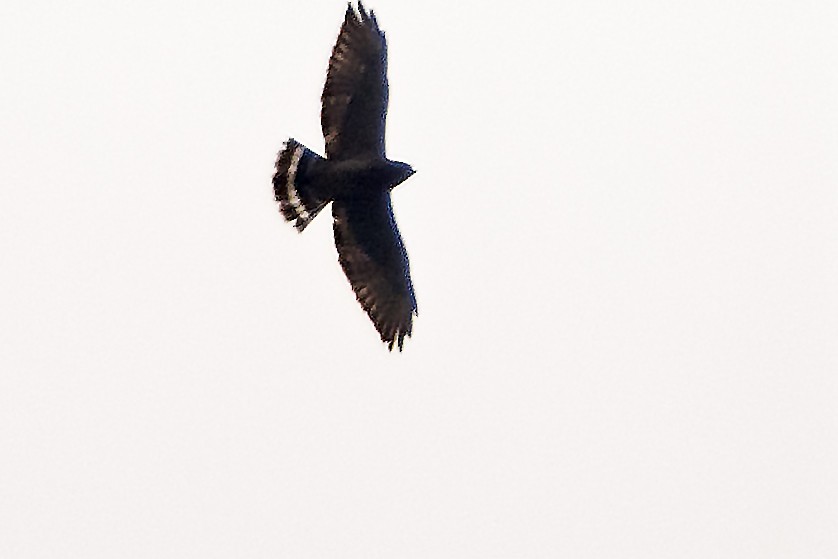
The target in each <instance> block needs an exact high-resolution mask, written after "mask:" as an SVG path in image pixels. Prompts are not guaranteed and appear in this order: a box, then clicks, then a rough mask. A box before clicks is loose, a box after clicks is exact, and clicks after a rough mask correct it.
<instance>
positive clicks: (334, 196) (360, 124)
mask: <svg viewBox="0 0 838 559" xmlns="http://www.w3.org/2000/svg"><path fill="white" fill-rule="evenodd" d="M387 99H388V84H387V44H386V41H385V39H384V34H383V33H382V32H381V30H380V29H379V27H378V23H377V21H376V19H375V16H374V14H373V13H372V12H369V13H367V12H366V11H365V9H364V6H363V4H361V2H358V11H357V12H356V11H355V10H354V9H353V8H352V6H351V4H350V5H349V6H348V7H347V11H346V16H345V19H344V22H343V25H342V26H341V30H340V33H339V34H338V39H337V42H336V43H335V46H334V48H333V50H332V57H331V59H330V61H329V70H328V73H327V76H326V84H325V86H324V88H323V95H322V104H323V106H322V111H321V115H320V117H321V125H322V128H323V136H324V138H325V143H326V157H325V158H323V157H320V156H319V155H317V154H316V153H314V152H313V151H311V150H309V149H308V148H306V147H305V146H304V145H302V144H300V143H299V142H297V141H296V140H293V139H291V140H288V141H287V142H286V144H285V146H284V147H283V149H282V150H281V151H280V152H279V155H278V157H277V161H276V173H275V174H274V177H273V185H274V193H275V195H276V199H277V201H278V202H279V205H280V211H281V212H282V215H283V216H284V217H285V219H286V220H288V221H292V222H294V225H295V227H296V228H297V229H298V230H299V231H300V232H302V231H303V230H304V229H305V228H306V227H307V226H308V224H309V223H311V221H312V220H313V219H314V218H315V217H316V216H317V214H318V213H319V212H320V211H321V210H323V208H325V207H326V205H328V204H329V203H331V204H332V216H333V219H334V224H333V227H334V237H335V246H336V247H337V251H338V260H339V262H340V265H341V267H342V268H343V271H344V273H345V274H346V277H347V278H348V279H349V283H350V285H351V286H352V290H353V291H354V292H355V296H356V297H357V299H358V302H359V303H360V304H361V307H363V309H364V310H365V311H366V312H367V314H368V315H369V317H370V319H371V320H372V322H373V324H374V325H375V328H376V329H377V330H378V332H379V334H380V335H381V340H382V341H383V342H385V343H386V344H388V347H389V349H391V350H392V349H393V346H394V345H398V347H399V350H401V349H402V347H403V344H404V338H405V337H406V336H410V335H411V332H412V327H413V316H414V315H415V314H417V307H416V298H415V296H414V293H413V286H412V283H411V280H410V270H409V265H408V259H407V252H406V251H405V248H404V244H403V243H402V240H401V236H400V235H399V230H398V228H397V227H396V220H395V217H394V216H393V209H392V205H391V200H390V190H391V189H392V188H394V187H395V186H397V185H398V184H400V183H401V182H402V181H404V180H405V179H407V178H408V177H409V176H410V175H412V174H413V169H411V168H410V166H409V165H407V164H405V163H400V162H397V161H390V160H388V159H387V158H386V156H385V151H384V126H385V119H386V115H387Z"/></svg>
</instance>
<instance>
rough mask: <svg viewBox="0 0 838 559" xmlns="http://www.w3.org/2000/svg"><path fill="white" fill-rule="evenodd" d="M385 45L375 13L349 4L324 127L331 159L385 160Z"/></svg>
mask: <svg viewBox="0 0 838 559" xmlns="http://www.w3.org/2000/svg"><path fill="white" fill-rule="evenodd" d="M387 98H388V86H387V42H386V40H385V39H384V33H383V32H382V31H381V29H379V28H378V22H377V21H376V20H375V15H374V14H373V13H372V12H369V13H367V12H366V11H365V10H364V5H363V4H361V2H358V13H355V10H354V9H353V8H352V5H351V4H350V5H349V6H347V8H346V18H345V19H344V21H343V26H342V27H341V28H340V34H339V35H338V40H337V42H336V43H335V47H334V49H333V50H332V58H331V60H329V71H328V73H327V75H326V85H325V86H324V87H323V96H322V98H321V100H322V102H323V108H322V110H321V113H320V123H321V125H322V127H323V137H324V138H325V139H326V155H327V156H328V158H329V159H353V158H355V157H365V156H371V155H372V156H382V157H383V156H384V123H385V119H386V116H387Z"/></svg>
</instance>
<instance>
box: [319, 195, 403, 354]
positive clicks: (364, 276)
mask: <svg viewBox="0 0 838 559" xmlns="http://www.w3.org/2000/svg"><path fill="white" fill-rule="evenodd" d="M332 214H333V216H334V218H335V222H334V230H335V245H336V246H337V249H338V260H339V261H340V265H341V266H342V267H343V271H344V272H345V273H346V277H347V278H348V279H349V283H350V284H351V285H352V290H353V291H355V296H356V297H357V298H358V302H359V303H361V306H362V307H363V308H364V310H365V311H366V312H367V314H369V316H370V319H372V322H373V324H374V325H375V328H376V330H378V333H379V334H381V340H382V341H383V342H385V343H388V344H389V348H390V349H391V350H392V349H393V344H394V343H398V346H399V350H401V349H402V345H403V343H404V337H405V336H410V333H411V330H412V327H413V315H414V314H416V312H417V309H416V297H415V296H414V294H413V285H412V284H411V281H410V268H409V265H408V261H407V252H406V251H405V249H404V245H403V244H402V239H401V236H400V235H399V230H398V228H397V227H396V220H395V218H394V217H393V209H392V207H391V205H390V193H389V192H387V191H383V192H381V193H379V194H378V195H376V196H375V197H374V198H368V197H366V198H363V199H352V200H336V201H334V202H333V203H332Z"/></svg>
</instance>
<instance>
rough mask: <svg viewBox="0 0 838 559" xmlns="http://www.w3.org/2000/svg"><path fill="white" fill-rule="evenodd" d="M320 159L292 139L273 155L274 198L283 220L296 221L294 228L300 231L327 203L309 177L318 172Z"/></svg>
mask: <svg viewBox="0 0 838 559" xmlns="http://www.w3.org/2000/svg"><path fill="white" fill-rule="evenodd" d="M321 162H324V163H325V160H324V159H323V158H322V157H320V156H319V155H317V154H316V153H314V152H313V151H311V150H310V149H308V148H307V147H305V146H304V145H303V144H301V143H299V142H298V141H297V140H295V139H294V138H290V139H289V140H288V141H287V142H285V146H284V147H283V148H282V151H280V152H279V155H278V156H277V158H276V173H275V174H274V178H273V183H274V194H275V195H276V201H277V202H279V210H280V211H281V212H282V215H283V216H284V217H285V219H286V220H288V221H295V223H294V227H296V228H297V230H298V231H300V232H302V231H303V229H305V228H306V226H307V225H308V224H309V223H311V220H313V219H314V218H315V217H316V216H317V214H318V213H319V212H320V210H322V209H323V208H324V207H325V206H326V204H328V203H329V199H327V198H326V199H324V198H322V196H320V195H318V193H317V192H316V189H315V188H314V185H313V180H312V179H313V178H314V175H316V173H317V171H318V169H315V167H316V166H318V164H319V163H321Z"/></svg>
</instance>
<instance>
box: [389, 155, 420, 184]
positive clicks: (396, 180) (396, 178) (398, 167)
mask: <svg viewBox="0 0 838 559" xmlns="http://www.w3.org/2000/svg"><path fill="white" fill-rule="evenodd" d="M390 169H391V171H392V181H391V183H390V184H391V186H390V188H391V189H392V188H395V187H397V186H398V185H400V184H401V183H403V182H404V181H406V180H407V179H409V178H410V176H411V175H412V174H413V173H415V172H416V171H414V170H413V167H411V166H410V165H408V164H407V163H402V162H401V161H391V162H390Z"/></svg>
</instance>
